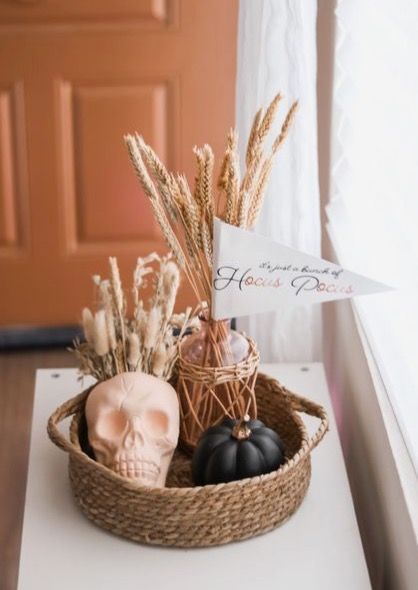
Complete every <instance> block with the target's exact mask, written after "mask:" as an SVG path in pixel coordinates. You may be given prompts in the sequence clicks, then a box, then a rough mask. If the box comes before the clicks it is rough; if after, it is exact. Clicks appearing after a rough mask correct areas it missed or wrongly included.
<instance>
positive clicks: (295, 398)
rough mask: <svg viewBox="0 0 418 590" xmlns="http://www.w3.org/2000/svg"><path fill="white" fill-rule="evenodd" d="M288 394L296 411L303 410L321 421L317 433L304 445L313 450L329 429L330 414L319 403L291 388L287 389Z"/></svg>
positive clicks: (308, 449)
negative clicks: (293, 391) (292, 390)
mask: <svg viewBox="0 0 418 590" xmlns="http://www.w3.org/2000/svg"><path fill="white" fill-rule="evenodd" d="M286 394H287V398H288V400H289V402H290V405H291V407H292V409H293V410H295V411H296V412H303V413H304V414H308V415H309V416H313V417H314V418H319V419H320V421H321V422H320V424H319V426H318V428H317V430H316V432H315V434H314V435H313V436H311V437H310V438H308V440H307V441H306V443H305V444H304V445H303V446H304V447H305V449H306V450H307V451H311V450H312V449H314V448H315V447H316V446H317V445H318V444H319V443H320V442H321V440H322V439H323V438H324V436H325V433H326V432H327V431H328V430H329V421H328V415H327V413H326V411H325V410H324V408H323V407H322V406H320V405H319V404H316V403H315V402H313V401H311V400H309V399H306V398H305V397H302V396H300V395H296V393H292V392H291V391H289V390H286Z"/></svg>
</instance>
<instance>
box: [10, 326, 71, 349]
mask: <svg viewBox="0 0 418 590" xmlns="http://www.w3.org/2000/svg"><path fill="white" fill-rule="evenodd" d="M77 336H81V329H80V327H79V326H72V325H70V326H53V327H46V326H36V327H27V326H26V327H25V326H10V327H7V328H0V351H5V350H16V349H22V348H50V347H66V346H70V344H71V343H72V342H73V340H74V338H76V337H77Z"/></svg>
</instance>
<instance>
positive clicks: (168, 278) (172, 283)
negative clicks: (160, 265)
mask: <svg viewBox="0 0 418 590" xmlns="http://www.w3.org/2000/svg"><path fill="white" fill-rule="evenodd" d="M179 284H180V272H179V268H178V266H177V264H176V263H175V262H173V261H172V260H169V261H168V262H167V263H166V264H165V266H164V269H163V288H164V293H165V295H168V294H171V293H172V292H173V291H174V295H175V294H176V293H177V289H178V288H179ZM170 315H171V314H170Z"/></svg>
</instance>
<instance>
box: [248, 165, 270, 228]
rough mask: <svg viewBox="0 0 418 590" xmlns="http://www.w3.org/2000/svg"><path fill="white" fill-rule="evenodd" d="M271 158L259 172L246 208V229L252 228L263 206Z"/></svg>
mask: <svg viewBox="0 0 418 590" xmlns="http://www.w3.org/2000/svg"><path fill="white" fill-rule="evenodd" d="M272 164H273V162H272V160H271V158H270V159H268V160H266V161H265V162H264V164H263V167H262V169H261V172H260V176H259V179H258V183H257V188H256V190H255V193H254V195H253V196H252V199H251V202H250V204H249V208H248V217H247V228H252V227H253V225H254V224H255V222H256V221H257V217H258V214H259V213H260V209H261V206H262V204H263V198H264V192H265V190H266V186H267V181H268V178H269V175H270V172H271V168H272Z"/></svg>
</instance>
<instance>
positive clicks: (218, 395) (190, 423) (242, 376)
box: [177, 318, 259, 449]
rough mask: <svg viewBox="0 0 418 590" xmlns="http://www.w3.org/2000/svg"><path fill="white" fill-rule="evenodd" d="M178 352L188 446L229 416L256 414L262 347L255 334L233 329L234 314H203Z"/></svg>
mask: <svg viewBox="0 0 418 590" xmlns="http://www.w3.org/2000/svg"><path fill="white" fill-rule="evenodd" d="M179 357H180V359H179V379H178V384H177V390H178V394H179V400H180V407H181V431H180V438H181V441H182V443H183V447H186V448H188V449H192V448H194V447H195V446H196V444H197V442H198V440H199V438H200V435H201V434H202V433H203V432H204V431H205V430H206V429H207V428H209V427H210V426H213V425H215V424H218V423H219V422H221V421H222V420H223V418H225V417H230V418H242V417H243V416H244V414H249V415H250V416H251V417H252V418H255V417H256V413H257V411H256V401H255V394H254V385H255V379H256V374H257V367H258V360H259V359H258V352H257V349H256V347H255V344H254V342H253V341H252V340H250V339H249V338H247V337H246V336H244V335H243V334H241V333H239V332H237V331H235V330H232V329H231V323H230V320H212V319H209V320H207V319H205V318H201V328H200V330H199V331H197V332H195V333H194V334H191V335H190V336H188V337H187V338H185V339H184V340H183V342H182V344H181V347H180V355H179Z"/></svg>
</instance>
